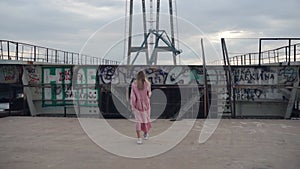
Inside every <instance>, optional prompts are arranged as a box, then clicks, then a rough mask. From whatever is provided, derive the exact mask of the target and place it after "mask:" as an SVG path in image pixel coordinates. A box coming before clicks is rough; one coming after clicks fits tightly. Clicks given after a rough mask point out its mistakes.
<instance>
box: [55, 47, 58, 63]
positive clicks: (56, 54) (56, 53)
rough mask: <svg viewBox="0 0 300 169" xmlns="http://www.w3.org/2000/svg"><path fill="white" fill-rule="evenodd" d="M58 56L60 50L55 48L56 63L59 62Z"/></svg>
mask: <svg viewBox="0 0 300 169" xmlns="http://www.w3.org/2000/svg"><path fill="white" fill-rule="evenodd" d="M57 57H58V52H57V50H55V60H54V61H55V63H57V62H58V59H57Z"/></svg>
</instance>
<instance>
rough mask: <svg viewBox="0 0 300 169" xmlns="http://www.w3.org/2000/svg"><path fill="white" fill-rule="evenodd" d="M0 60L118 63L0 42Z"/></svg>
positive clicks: (11, 42) (85, 63)
mask: <svg viewBox="0 0 300 169" xmlns="http://www.w3.org/2000/svg"><path fill="white" fill-rule="evenodd" d="M0 60H18V61H30V62H41V63H53V64H77V65H104V64H106V65H118V64H120V62H118V61H113V60H109V59H103V58H100V57H95V56H89V55H85V54H80V53H76V52H69V51H64V50H59V49H53V48H47V47H43V46H37V45H31V44H27V43H22V42H15V41H9V40H0Z"/></svg>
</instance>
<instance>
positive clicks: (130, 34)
mask: <svg viewBox="0 0 300 169" xmlns="http://www.w3.org/2000/svg"><path fill="white" fill-rule="evenodd" d="M126 12H127V11H126ZM132 14H133V0H130V5H129V30H128V50H127V65H129V64H130V55H131V44H132Z"/></svg>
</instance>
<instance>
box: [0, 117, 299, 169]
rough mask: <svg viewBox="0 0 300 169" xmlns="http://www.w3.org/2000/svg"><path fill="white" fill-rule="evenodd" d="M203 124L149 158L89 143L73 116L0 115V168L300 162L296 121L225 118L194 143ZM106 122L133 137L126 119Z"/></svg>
mask: <svg viewBox="0 0 300 169" xmlns="http://www.w3.org/2000/svg"><path fill="white" fill-rule="evenodd" d="M203 122H204V120H197V122H196V124H195V126H194V128H193V129H192V131H191V132H190V133H189V134H188V136H187V137H186V138H185V139H184V140H183V141H182V142H181V143H180V144H179V145H177V146H176V147H175V148H173V149H172V150H170V151H168V152H166V153H164V154H161V155H159V156H156V157H152V158H147V159H129V158H123V157H119V156H116V155H113V154H110V153H108V152H106V151H104V150H103V149H101V148H100V147H99V146H97V145H96V144H94V143H93V141H91V140H90V139H89V137H88V136H87V135H86V134H85V133H84V131H83V130H82V128H81V127H80V124H79V122H78V120H77V119H76V118H48V117H7V118H1V119H0V168H1V169H7V168H8V169H9V168H12V169H16V168H17V169H22V168H26V169H41V168H43V169H44V168H54V169H60V168H64V169H76V168H78V169H83V168H84V169H87V168H97V169H99V168H103V169H104V168H114V169H115V168H122V169H126V168H128V169H140V168H149V169H155V168H164V169H177V168H180V169H183V168H195V169H201V168H205V169H219V168H228V169H243V168H245V169H258V168H260V169H269V168H272V169H273V168H278V169H282V168H285V169H296V168H299V166H300V130H299V129H300V121H299V120H240V119H233V120H230V119H225V120H222V121H221V123H220V125H219V127H218V128H217V130H216V132H215V133H214V134H213V136H212V137H211V138H210V139H209V140H208V141H207V142H206V143H204V144H198V137H199V133H200V130H201V127H202V125H203ZM109 123H110V124H111V125H112V126H113V127H114V128H117V129H120V132H122V133H126V134H128V135H129V136H134V124H133V123H131V122H129V121H126V120H109ZM171 124H172V122H170V121H167V120H158V121H155V122H154V123H153V126H154V128H153V131H152V135H155V134H158V133H160V132H161V131H162V130H164V129H166V128H167V127H168V126H170V125H171ZM150 139H151V138H150ZM133 144H135V143H133ZM141 146H143V145H141Z"/></svg>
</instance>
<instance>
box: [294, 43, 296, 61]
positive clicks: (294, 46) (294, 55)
mask: <svg viewBox="0 0 300 169" xmlns="http://www.w3.org/2000/svg"><path fill="white" fill-rule="evenodd" d="M296 46H297V45H294V62H296V61H297V59H296V57H297V50H296Z"/></svg>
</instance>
